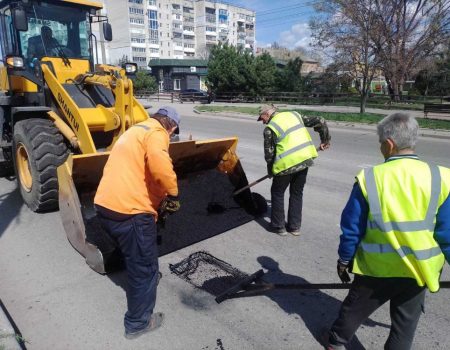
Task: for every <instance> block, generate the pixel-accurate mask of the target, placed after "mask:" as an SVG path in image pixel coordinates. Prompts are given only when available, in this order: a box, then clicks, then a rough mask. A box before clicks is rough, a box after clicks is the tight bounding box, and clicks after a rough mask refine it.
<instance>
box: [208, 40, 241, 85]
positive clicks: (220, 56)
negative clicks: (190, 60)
mask: <svg viewBox="0 0 450 350" xmlns="http://www.w3.org/2000/svg"><path fill="white" fill-rule="evenodd" d="M239 55H240V53H239V52H238V50H237V49H236V48H235V47H234V46H231V45H228V44H227V43H225V44H219V45H216V46H214V47H213V48H212V49H211V52H210V56H209V61H208V75H207V78H206V80H207V84H208V86H210V87H211V90H212V91H213V92H214V93H227V92H228V93H229V92H240V91H241V90H240V89H241V88H242V86H244V85H245V81H244V80H245V78H244V76H242V75H241V74H240V71H242V70H245V69H246V68H247V67H245V66H244V67H239V66H238V65H239V63H240V62H239ZM241 63H242V62H241Z"/></svg>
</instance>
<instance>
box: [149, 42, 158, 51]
mask: <svg viewBox="0 0 450 350" xmlns="http://www.w3.org/2000/svg"><path fill="white" fill-rule="evenodd" d="M148 43H149V44H152V45H159V41H158V40H154V39H150V40H149V41H148ZM156 51H158V50H156Z"/></svg>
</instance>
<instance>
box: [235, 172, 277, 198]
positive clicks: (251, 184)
mask: <svg viewBox="0 0 450 350" xmlns="http://www.w3.org/2000/svg"><path fill="white" fill-rule="evenodd" d="M269 177H270V175H268V174H267V175H264V176H263V177H262V178H260V179H258V180H256V181H253V182H252V183H249V184H248V185H247V186H244V187H242V188H240V189H238V190H237V191H234V192H233V196H236V195H238V194H239V193H241V192H244V191H245V190H246V189H248V188H250V187H252V186H255V185H256V184H258V183H260V182H261V181H264V180H265V179H268V178H269Z"/></svg>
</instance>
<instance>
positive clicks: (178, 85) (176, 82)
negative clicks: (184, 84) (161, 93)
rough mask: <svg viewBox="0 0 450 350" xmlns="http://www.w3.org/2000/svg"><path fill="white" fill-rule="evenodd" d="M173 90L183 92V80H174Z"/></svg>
mask: <svg viewBox="0 0 450 350" xmlns="http://www.w3.org/2000/svg"><path fill="white" fill-rule="evenodd" d="M173 89H174V90H181V79H174V80H173Z"/></svg>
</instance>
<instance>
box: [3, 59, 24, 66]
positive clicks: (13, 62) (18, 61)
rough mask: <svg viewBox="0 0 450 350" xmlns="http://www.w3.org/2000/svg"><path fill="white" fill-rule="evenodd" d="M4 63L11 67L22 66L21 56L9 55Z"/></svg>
mask: <svg viewBox="0 0 450 350" xmlns="http://www.w3.org/2000/svg"><path fill="white" fill-rule="evenodd" d="M6 64H7V65H8V66H10V67H13V68H23V58H22V57H17V56H11V57H8V58H7V59H6Z"/></svg>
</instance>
